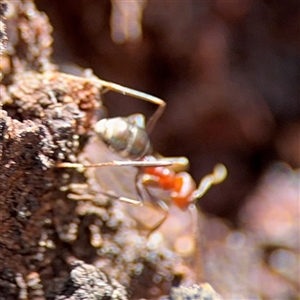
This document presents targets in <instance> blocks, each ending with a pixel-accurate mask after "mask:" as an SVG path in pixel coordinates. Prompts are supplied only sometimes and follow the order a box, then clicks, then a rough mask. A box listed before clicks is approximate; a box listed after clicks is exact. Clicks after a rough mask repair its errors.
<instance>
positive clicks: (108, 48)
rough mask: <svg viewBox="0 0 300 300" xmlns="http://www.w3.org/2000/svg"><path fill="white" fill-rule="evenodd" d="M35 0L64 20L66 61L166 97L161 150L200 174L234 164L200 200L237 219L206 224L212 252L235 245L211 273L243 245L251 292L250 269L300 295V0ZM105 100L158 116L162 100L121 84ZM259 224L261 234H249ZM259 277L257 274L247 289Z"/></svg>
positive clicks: (60, 52) (59, 38)
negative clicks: (156, 103)
mask: <svg viewBox="0 0 300 300" xmlns="http://www.w3.org/2000/svg"><path fill="white" fill-rule="evenodd" d="M36 5H37V7H38V9H39V10H41V11H44V12H46V13H47V14H48V16H49V18H50V23H51V24H52V25H53V28H54V41H55V43H54V56H53V57H54V59H55V62H56V63H58V64H60V65H62V66H63V67H65V68H66V70H68V71H70V70H71V69H72V68H74V69H76V68H77V67H78V66H80V67H83V68H91V69H93V71H94V73H95V74H96V75H97V76H99V77H100V78H102V79H105V80H109V81H113V82H116V83H119V84H122V85H125V86H128V87H131V88H135V89H137V90H141V91H145V92H147V93H150V94H153V95H156V96H158V97H160V98H162V99H164V100H165V101H166V102H167V109H166V112H165V113H164V115H163V116H162V118H161V119H160V121H159V122H158V124H157V126H156V127H155V129H154V130H153V133H152V135H151V139H152V142H153V145H154V148H155V149H156V150H157V151H158V152H160V153H162V154H163V155H164V156H186V157H188V159H189V160H190V163H191V166H190V170H189V171H190V173H191V174H192V175H193V177H194V178H195V180H196V181H197V182H198V181H199V180H200V179H201V177H203V176H204V175H205V174H207V173H210V172H211V170H212V168H213V167H214V165H215V164H216V163H218V162H222V163H224V164H225V165H226V166H227V168H228V170H229V175H228V178H227V180H226V181H225V182H224V183H222V184H220V185H218V186H216V187H214V188H213V189H212V190H211V191H209V193H208V194H207V195H205V197H203V198H202V199H201V201H199V203H198V205H199V206H200V207H201V209H202V211H204V212H206V213H208V214H210V215H212V216H215V217H218V218H223V220H226V222H225V223H224V222H223V223H216V222H217V221H210V222H208V223H207V224H208V225H207V227H205V228H204V230H206V231H207V232H209V237H208V239H211V240H212V241H214V243H212V244H210V245H214V246H210V247H215V248H214V250H212V249H210V250H209V251H210V252H207V253H210V254H211V257H218V259H219V260H218V263H219V264H221V260H222V259H221V255H219V254H220V253H222V254H224V253H227V252H226V251H227V250H225V248H226V247H227V248H226V249H228V247H232V249H231V250H234V251H233V252H232V251H231V252H230V254H228V255H226V257H225V258H224V261H225V262H224V264H223V267H222V266H220V265H218V266H216V265H214V267H213V268H212V269H213V270H214V271H211V273H209V272H208V273H207V274H210V275H207V278H210V280H211V281H216V282H217V283H215V285H216V284H218V282H219V283H220V281H221V278H219V277H224V276H222V274H223V273H222V272H220V270H223V269H225V268H227V269H228V268H229V267H228V264H230V262H231V261H234V260H235V258H236V257H239V256H241V257H240V258H241V263H240V264H241V265H240V266H235V267H232V265H231V268H233V269H234V272H235V273H236V274H243V273H242V272H243V267H244V268H246V270H247V272H246V271H245V272H246V273H247V275H246V276H245V277H244V278H247V280H246V282H247V283H245V282H239V283H238V285H239V288H241V289H242V290H243V292H245V290H247V289H248V288H249V283H248V282H249V281H252V282H254V281H255V282H256V281H257V282H259V281H261V280H262V279H263V280H266V282H268V284H266V285H265V287H264V290H263V291H262V290H260V294H262V295H265V296H264V299H299V298H297V297H298V296H299V283H298V282H299V281H298V280H299V268H298V267H297V263H298V262H299V249H300V246H299V209H300V208H299V171H298V170H299V169H298V168H299V166H300V84H299V83H300V2H299V1H298V0H288V1H282V0H235V1H226V0H214V1H212V0H211V1H210V0H207V1H206V0H205V1H195V0H194V1H193V0H185V1H166V0H161V1H151V0H148V1H146V0H144V1H143V0H140V1H139V0H132V1H120V0H112V1H108V0H107V1H104V0H101V1H100V0H76V1H74V0H64V1H60V0H36ZM105 106H106V107H107V111H108V116H127V115H129V114H132V113H136V112H139V113H144V114H145V115H146V116H149V115H151V113H152V112H153V111H154V109H155V107H153V106H152V105H150V104H148V103H144V102H143V101H138V100H136V99H130V98H123V97H122V96H120V95H118V94H115V93H108V94H106V95H105ZM212 220H213V219H212ZM214 220H215V219H214ZM216 220H217V219H216ZM225 224H229V225H225ZM229 228H230V231H229ZM233 229H234V230H238V231H232V230H233ZM241 232H242V233H241ZM245 232H247V234H245ZM249 235H250V236H254V237H255V238H254V239H251V241H249ZM217 241H218V242H220V241H221V242H220V243H219V244H218V243H217ZM224 245H227V246H226V247H225V246H224ZM249 245H251V246H249ZM224 247H225V248H224ZM249 249H252V250H253V249H254V250H253V251H252V250H251V251H250V250H249ZM278 251H279V252H278ZM280 251H281V252H280ZM282 251H283V252H282ZM228 253H229V252H228ZM258 253H259V254H258ZM258 257H259V258H258ZM207 260H209V259H207ZM262 261H263V262H264V263H266V265H268V268H264V267H265V265H264V263H262ZM245 262H247V267H245ZM243 264H244V265H243ZM255 264H256V266H258V265H259V267H257V268H256V269H255V271H253V272H250V273H251V276H252V277H251V276H250V275H249V274H250V273H249V270H250V269H251V267H250V266H251V265H255ZM262 266H263V267H262ZM206 268H207V269H209V266H206ZM258 270H259V271H258ZM223 271H224V270H223ZM213 272H215V273H214V274H212V273H213ZM216 273H218V274H216ZM246 273H245V274H246ZM231 274H232V272H231ZM241 278H242V276H241ZM253 278H255V280H253ZM266 278H267V279H266ZM274 278H275V279H274ZM227 279H228V281H230V278H229V277H228V278H227ZM211 281H210V282H211ZM224 285H226V284H225V283H224ZM230 285H231V287H232V284H228V286H230ZM216 288H217V290H218V289H219V290H221V291H222V286H221V287H219V286H217V287H216ZM259 289H261V287H260V288H258V287H257V286H254V287H253V286H252V287H251V288H249V290H251V291H252V292H249V293H246V294H247V297H249V299H250V295H251V293H252V294H253V295H254V294H255V292H254V291H258V290H259ZM224 290H226V288H224ZM227 291H228V288H227ZM221 294H222V293H221ZM230 295H231V297H233V298H234V295H235V296H236V298H235V299H240V298H238V295H241V294H239V292H232V293H231V294H230ZM276 297H277V298H276ZM233 298H232V299H233ZM251 299H258V298H255V297H254V296H253V298H251Z"/></svg>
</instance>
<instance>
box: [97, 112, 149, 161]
mask: <svg viewBox="0 0 300 300" xmlns="http://www.w3.org/2000/svg"><path fill="white" fill-rule="evenodd" d="M94 129H95V132H96V134H97V136H98V138H99V139H100V140H102V141H103V142H104V143H105V144H106V145H107V146H108V148H109V149H110V150H112V151H113V152H115V153H117V154H119V155H120V156H122V157H124V158H130V159H133V160H137V159H139V158H141V157H144V156H145V155H146V154H149V153H150V152H151V144H150V140H149V137H148V133H147V132H146V130H145V128H143V127H141V126H139V125H138V123H137V121H136V119H135V117H134V116H129V117H123V118H122V117H117V118H110V119H102V120H100V121H99V122H98V123H97V124H96V125H95V128H94Z"/></svg>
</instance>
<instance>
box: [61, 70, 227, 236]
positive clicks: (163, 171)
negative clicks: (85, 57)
mask: <svg viewBox="0 0 300 300" xmlns="http://www.w3.org/2000/svg"><path fill="white" fill-rule="evenodd" d="M65 76H67V77H69V78H70V79H75V78H76V80H78V77H76V76H73V75H69V74H65ZM82 80H83V81H89V82H91V83H93V84H95V85H96V86H97V87H99V89H107V90H111V91H115V92H118V93H120V94H123V95H126V96H131V97H134V98H138V99H141V100H143V101H147V102H150V103H154V104H156V105H158V107H157V109H156V111H155V112H154V113H153V115H152V116H151V117H150V118H149V120H148V122H147V123H145V117H144V116H143V115H141V114H134V115H130V116H128V117H116V118H105V119H101V120H100V121H98V122H97V123H96V124H95V126H94V131H95V133H96V135H97V137H98V138H99V139H100V140H101V141H103V142H104V143H105V144H106V145H107V146H108V148H109V149H110V150H111V151H113V152H115V153H117V154H118V155H120V156H121V157H123V158H125V159H128V160H120V161H116V160H114V161H109V162H101V163H96V164H88V165H83V164H80V163H68V162H63V163H59V164H57V167H59V168H94V167H105V166H133V167H139V169H138V170H139V171H138V173H137V175H136V179H135V186H136V190H137V195H138V199H131V198H127V197H122V196H116V195H113V194H110V193H107V192H103V194H105V195H107V196H109V197H112V198H115V199H118V200H120V201H125V202H128V203H132V204H138V205H142V204H143V196H142V190H145V191H146V192H147V195H148V196H149V199H150V201H151V203H153V204H154V205H156V206H158V207H159V208H160V209H161V210H162V212H163V213H164V216H163V218H162V219H161V220H160V221H159V222H157V224H156V225H154V226H153V227H152V228H151V230H150V232H149V234H151V233H152V232H153V231H155V230H156V229H157V228H159V227H160V226H161V225H162V224H163V223H164V221H165V220H166V219H167V217H168V214H169V207H168V205H167V204H166V203H165V202H164V201H163V200H161V199H159V198H157V197H154V196H153V195H152V194H151V193H150V192H149V190H148V188H149V187H156V188H160V189H163V190H166V191H169V193H170V200H171V201H172V202H173V203H174V204H175V205H176V206H178V207H179V208H180V209H182V210H185V209H187V208H188V207H189V206H190V204H192V203H194V202H195V200H197V199H199V198H201V197H202V196H203V195H204V194H205V193H206V192H207V191H208V190H209V188H210V187H211V186H212V185H215V184H219V183H221V182H222V181H223V180H224V179H225V178H226V176H227V169H226V167H225V166H224V165H223V164H218V165H216V166H215V168H214V170H213V173H211V174H209V175H206V176H205V177H204V178H203V179H202V180H201V181H200V184H199V186H198V187H196V183H195V181H194V180H193V179H192V177H191V175H190V174H188V173H187V172H179V171H182V170H184V169H186V168H187V167H188V165H189V161H188V159H187V158H185V157H171V158H168V157H166V158H155V157H154V156H152V155H151V153H152V147H151V143H150V139H149V133H150V132H151V131H152V129H153V128H154V126H155V124H156V122H157V121H158V119H159V118H160V116H161V115H162V113H163V111H164V109H165V106H166V103H165V101H163V100H162V99H160V98H157V97H154V96H151V95H149V94H146V93H143V92H139V91H136V90H133V89H130V88H127V87H124V86H121V85H118V84H115V83H112V82H108V81H104V80H101V79H99V78H96V77H93V78H87V79H86V78H82ZM168 167H169V168H168Z"/></svg>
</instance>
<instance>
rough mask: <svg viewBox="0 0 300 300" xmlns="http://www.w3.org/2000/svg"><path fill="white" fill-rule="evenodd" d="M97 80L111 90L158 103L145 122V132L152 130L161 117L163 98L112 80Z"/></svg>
mask: <svg viewBox="0 0 300 300" xmlns="http://www.w3.org/2000/svg"><path fill="white" fill-rule="evenodd" d="M98 80H99V81H100V83H101V85H102V86H103V87H105V88H107V89H109V90H111V91H114V92H117V93H120V94H123V95H126V96H131V97H133V98H137V99H140V100H143V101H146V102H150V103H153V104H156V105H158V107H157V109H156V110H155V112H154V113H153V115H152V116H151V117H150V118H149V120H148V121H147V124H146V130H147V132H148V133H150V132H151V131H152V129H153V128H154V127H155V124H156V123H157V121H158V120H159V118H160V117H161V115H162V114H163V112H164V110H165V107H166V102H165V101H164V100H162V99H160V98H158V97H155V96H152V95H149V94H146V93H143V92H140V91H137V90H134V89H130V88H127V87H124V86H122V85H119V84H116V83H113V82H108V81H104V80H101V79H98Z"/></svg>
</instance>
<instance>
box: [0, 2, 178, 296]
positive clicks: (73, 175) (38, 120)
mask: <svg viewBox="0 0 300 300" xmlns="http://www.w3.org/2000/svg"><path fill="white" fill-rule="evenodd" d="M10 5H11V6H10V11H9V14H8V16H7V29H8V37H9V40H8V44H7V47H6V49H5V50H4V53H3V62H4V63H3V64H2V65H1V71H2V72H3V79H2V83H1V86H0V92H1V111H0V130H1V135H0V136H1V140H0V145H1V160H0V169H1V173H0V206H1V215H0V218H1V219H0V224H1V235H0V249H1V250H0V251H1V252H0V259H1V263H0V290H1V292H0V299H1V300H2V299H3V300H4V299H5V300H10V299H18V298H19V299H45V298H46V299H67V298H62V297H66V294H65V291H66V289H65V288H63V285H64V282H65V281H66V279H67V277H68V274H69V271H70V269H71V263H72V262H73V261H74V260H76V259H82V260H84V261H85V262H88V263H93V264H94V265H95V266H97V267H100V268H101V270H104V271H105V273H106V274H107V275H106V276H107V277H106V276H105V275H101V274H102V273H101V272H100V271H98V270H96V269H95V267H92V266H91V267H86V268H85V270H86V274H89V268H94V271H92V272H95V273H97V274H100V275H99V276H100V277H101V278H102V279H103V280H104V281H107V280H108V281H109V282H110V283H111V284H112V285H111V286H112V287H116V291H115V290H113V291H112V293H111V294H107V293H106V292H105V294H104V295H103V297H102V296H100V295H98V294H97V293H98V292H95V293H94V295H93V292H92V291H90V290H85V289H84V287H83V286H82V284H83V285H85V283H84V282H86V281H85V279H84V277H85V276H84V275H83V277H81V276H79V277H78V276H77V275H76V276H77V277H76V276H75V275H74V274H77V273H78V272H77V271H76V270H77V269H76V268H75V271H74V270H73V271H72V272H71V278H73V279H72V280H73V283H74V284H75V285H74V286H76V287H78V286H80V287H79V290H77V291H76V292H77V295H76V293H75V292H74V295H73V296H74V297H75V298H72V299H85V298H84V297H85V296H86V297H90V298H88V299H94V298H96V297H98V298H97V299H125V294H126V292H125V288H124V287H123V286H121V285H120V284H122V285H124V286H126V289H127V290H128V293H129V295H130V299H136V298H139V297H149V298H151V297H157V296H159V295H162V294H166V293H167V292H168V290H169V288H170V286H171V281H172V278H173V277H174V275H175V273H174V266H175V259H176V255H175V254H174V253H172V252H170V251H169V250H167V249H164V248H159V247H153V246H151V245H150V246H149V245H148V244H147V239H146V238H145V236H144V235H143V234H141V233H140V232H139V231H138V230H137V229H136V228H135V222H134V220H133V219H132V218H131V217H130V216H128V215H126V213H122V211H120V208H119V207H118V206H117V204H116V202H113V201H111V200H110V199H107V197H104V196H103V195H101V194H100V193H99V190H100V191H101V188H100V186H99V183H98V182H97V181H96V180H95V178H94V175H93V172H90V173H86V174H84V173H82V172H78V171H77V170H75V169H61V168H57V167H56V165H57V163H58V162H61V161H67V162H77V161H78V159H79V158H78V154H79V153H81V152H82V149H83V147H84V146H85V144H86V143H87V142H88V140H89V136H90V135H92V134H93V132H92V130H91V127H92V125H93V124H94V123H95V121H96V119H97V118H98V113H99V109H100V108H101V94H102V90H101V87H100V88H99V86H98V87H97V86H95V85H94V84H93V83H91V82H90V81H89V79H84V78H83V77H68V76H66V75H65V74H63V73H60V72H56V71H54V70H55V68H56V67H55V65H53V64H52V63H51V62H50V54H51V42H52V37H51V35H50V32H51V26H50V25H49V23H48V20H47V17H46V16H45V15H44V14H42V13H39V12H38V11H37V10H36V9H35V6H34V4H33V3H32V2H31V1H27V0H26V1H14V2H12V3H10ZM100 152H101V149H100ZM112 188H113V186H112ZM77 265H78V263H77ZM80 266H81V267H82V266H83V265H82V264H81V265H80ZM80 266H79V265H78V266H77V268H81V267H80ZM80 272H81V271H79V273H80ZM74 276H75V277H76V279H74V278H75V277H74ZM103 276H104V277H103ZM80 278H83V279H80ZM115 279H117V280H118V281H119V282H120V284H117V283H116V284H115V283H114V280H115ZM74 280H75V281H74ZM81 280H83V281H84V282H83V283H82V284H81ZM86 280H88V279H86ZM88 284H91V285H93V284H92V283H90V282H89V283H88ZM80 288H81V289H82V290H83V291H81V292H80ZM119 289H120V290H121V291H122V292H120V296H117V294H119V292H118V290H119ZM83 294H85V296H83ZM59 295H61V297H60V296H59ZM78 295H81V296H78ZM122 295H123V296H122ZM76 297H77V298H76ZM78 297H79V298H78ZM93 297H94V298H93Z"/></svg>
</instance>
